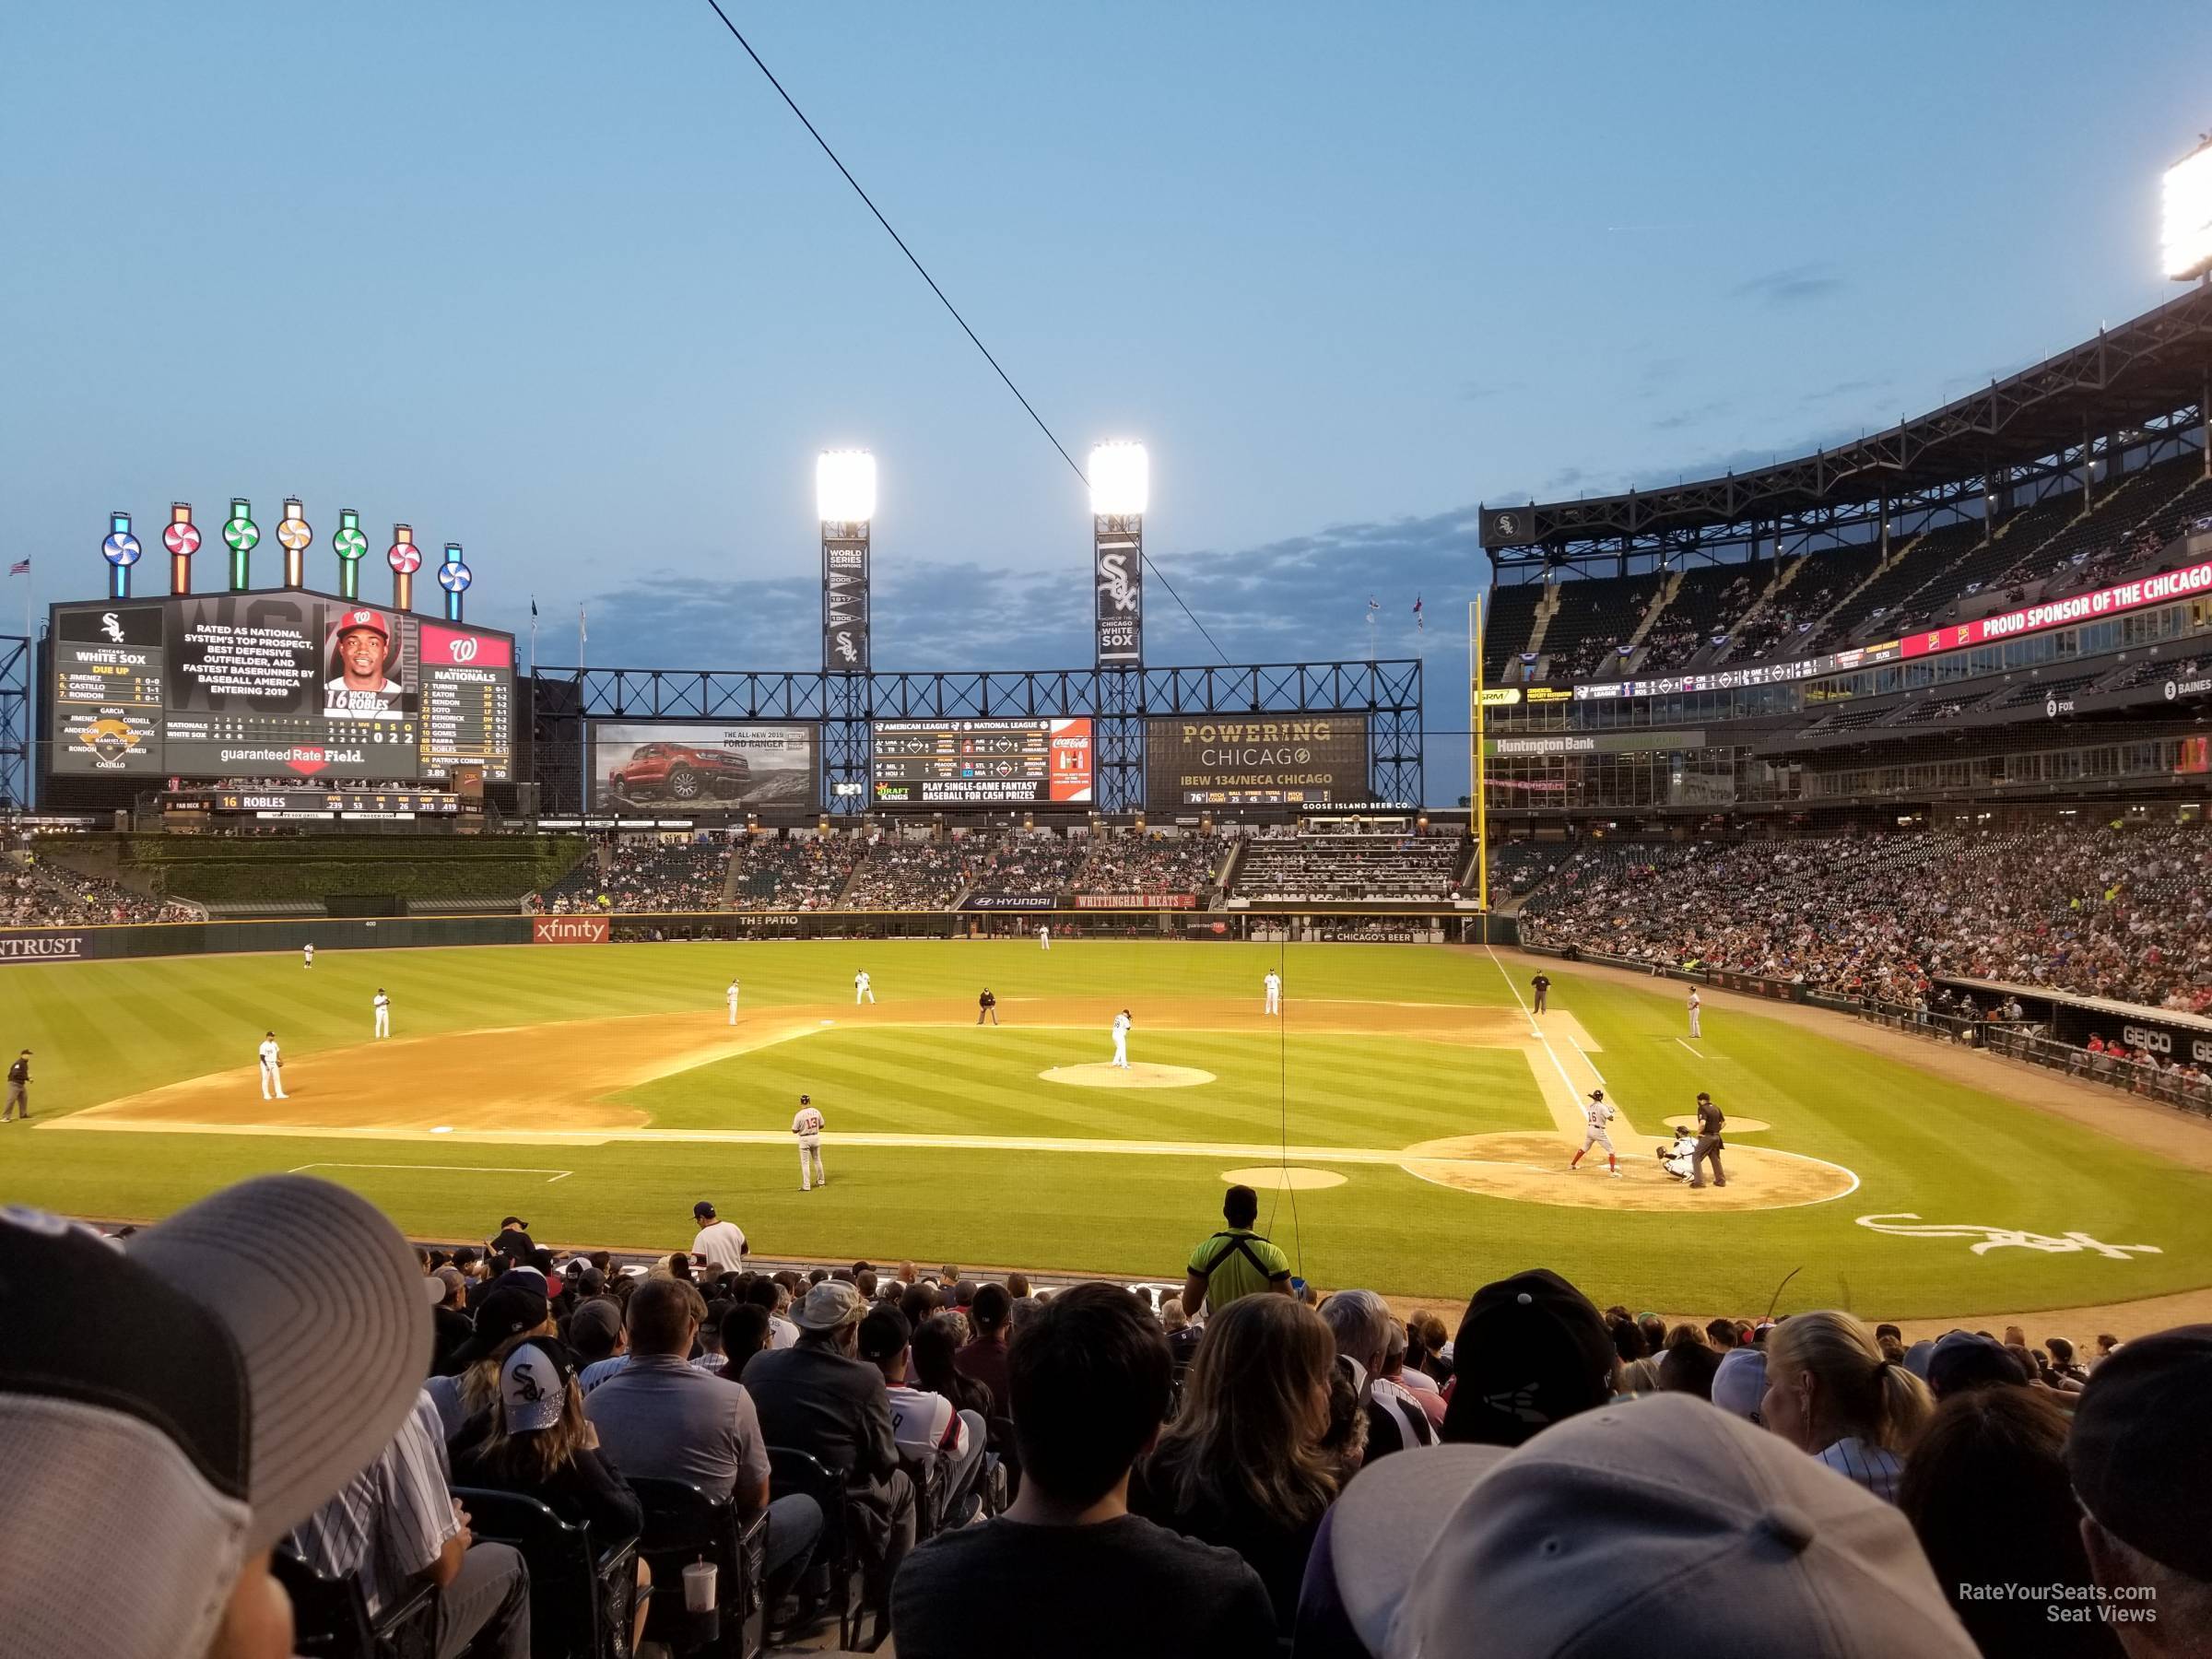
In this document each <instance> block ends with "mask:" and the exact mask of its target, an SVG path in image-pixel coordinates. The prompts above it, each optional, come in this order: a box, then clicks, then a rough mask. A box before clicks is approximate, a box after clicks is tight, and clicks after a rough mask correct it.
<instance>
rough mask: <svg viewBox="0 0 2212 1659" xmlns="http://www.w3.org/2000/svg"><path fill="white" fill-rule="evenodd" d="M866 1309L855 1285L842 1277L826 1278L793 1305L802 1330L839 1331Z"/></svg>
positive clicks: (793, 1317)
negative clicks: (849, 1283) (846, 1281)
mask: <svg viewBox="0 0 2212 1659" xmlns="http://www.w3.org/2000/svg"><path fill="white" fill-rule="evenodd" d="M864 1312H866V1310H865V1308H863V1307H862V1306H861V1301H860V1292H859V1291H858V1290H857V1289H855V1288H853V1286H851V1285H848V1284H847V1283H845V1281H844V1280H843V1279H824V1280H823V1281H822V1282H821V1283H820V1284H818V1285H817V1286H815V1287H814V1288H813V1289H811V1290H809V1291H807V1292H806V1296H805V1297H804V1298H802V1299H801V1300H799V1301H797V1302H795V1303H794V1304H793V1305H792V1310H791V1320H792V1323H793V1324H795V1325H797V1326H798V1327H799V1329H801V1330H802V1331H837V1330H842V1329H843V1328H844V1327H845V1326H846V1325H849V1324H853V1323H855V1322H856V1321H857V1320H858V1319H859V1318H860V1316H861V1315H862V1314H863V1313H864Z"/></svg>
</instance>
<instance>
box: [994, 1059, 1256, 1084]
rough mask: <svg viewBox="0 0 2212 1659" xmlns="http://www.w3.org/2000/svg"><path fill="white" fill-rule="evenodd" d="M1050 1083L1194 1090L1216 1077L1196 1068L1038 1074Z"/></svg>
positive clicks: (1093, 1068) (1100, 1068)
mask: <svg viewBox="0 0 2212 1659" xmlns="http://www.w3.org/2000/svg"><path fill="white" fill-rule="evenodd" d="M1037 1075H1038V1076H1039V1077H1042V1078H1043V1079H1044V1080H1045V1081H1046V1082H1047V1083H1072V1084H1073V1085H1075V1087H1076V1088H1195V1087H1196V1086H1197V1085H1199V1084H1201V1083H1211V1082H1212V1081H1213V1080H1214V1074H1213V1073H1212V1072H1209V1071H1200V1070H1199V1069H1198V1068H1197V1067H1196V1066H1194V1065H1136V1064H1135V1063H1132V1064H1130V1065H1127V1066H1120V1065H1055V1066H1053V1068H1052V1069H1051V1070H1050V1071H1041V1072H1039V1073H1038V1074H1037Z"/></svg>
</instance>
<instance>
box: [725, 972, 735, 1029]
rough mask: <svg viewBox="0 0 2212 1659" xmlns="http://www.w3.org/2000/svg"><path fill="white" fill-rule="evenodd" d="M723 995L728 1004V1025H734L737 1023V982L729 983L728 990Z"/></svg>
mask: <svg viewBox="0 0 2212 1659" xmlns="http://www.w3.org/2000/svg"><path fill="white" fill-rule="evenodd" d="M724 994H725V995H726V996H727V997H728V999H729V1004H730V1023H731V1024H732V1025H735V1024H736V1023H737V982H736V981H735V980H732V981H731V982H730V988H729V990H728V991H727V992H726V993H724Z"/></svg>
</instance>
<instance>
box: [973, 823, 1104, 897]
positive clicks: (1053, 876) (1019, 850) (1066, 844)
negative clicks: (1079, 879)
mask: <svg viewBox="0 0 2212 1659" xmlns="http://www.w3.org/2000/svg"><path fill="white" fill-rule="evenodd" d="M1082 861H1083V850H1082V848H1081V847H1080V846H1078V845H1077V843H1076V842H1074V841H1068V840H1066V839H1065V838H1063V837H1061V836H1057V835H1054V834H1053V833H1052V832H1051V831H1049V830H1018V831H1016V832H1015V833H1013V834H1010V835H1005V836H1001V837H999V838H998V839H997V840H996V841H994V842H993V843H992V844H991V845H990V847H989V849H988V850H987V851H986V852H985V853H983V856H982V868H981V869H980V870H979V871H978V872H977V875H976V879H975V888H976V890H977V891H978V892H982V893H994V894H1004V895H1007V896H1011V897H1015V898H1019V897H1023V896H1025V895H1034V896H1037V897H1040V898H1044V899H1049V900H1053V901H1054V902H1057V901H1058V900H1059V899H1060V898H1061V897H1062V896H1063V895H1064V894H1065V893H1066V892H1067V891H1068V890H1069V888H1072V887H1073V886H1074V885H1075V879H1076V870H1077V866H1078V865H1080V864H1081V863H1082Z"/></svg>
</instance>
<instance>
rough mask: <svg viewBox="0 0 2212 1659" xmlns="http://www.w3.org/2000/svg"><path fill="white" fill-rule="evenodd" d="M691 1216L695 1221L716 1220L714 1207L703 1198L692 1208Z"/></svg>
mask: <svg viewBox="0 0 2212 1659" xmlns="http://www.w3.org/2000/svg"><path fill="white" fill-rule="evenodd" d="M691 1214H692V1216H693V1218H695V1219H698V1220H702V1221H711V1220H712V1219H713V1218H714V1206H712V1205H711V1204H709V1203H708V1202H707V1201H706V1200H705V1199H704V1198H701V1199H700V1201H699V1202H698V1203H697V1204H695V1205H693V1206H691Z"/></svg>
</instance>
